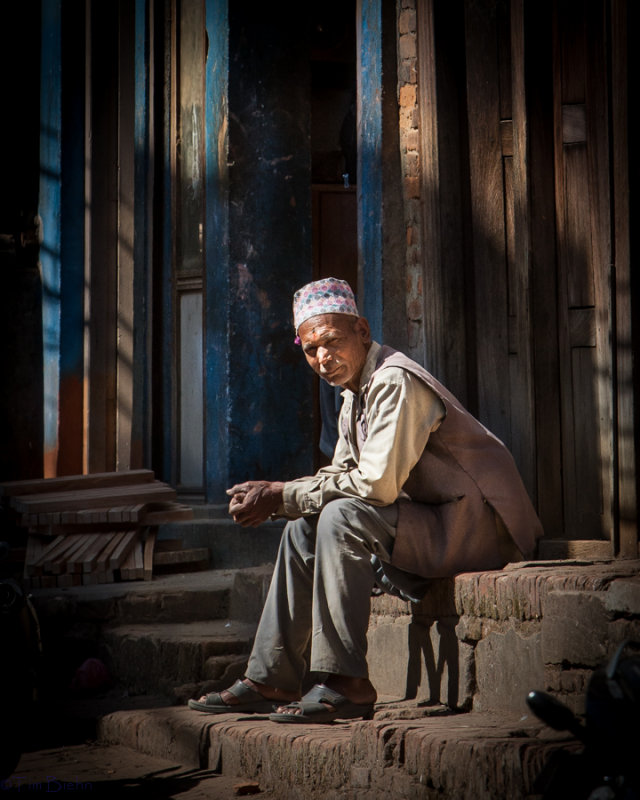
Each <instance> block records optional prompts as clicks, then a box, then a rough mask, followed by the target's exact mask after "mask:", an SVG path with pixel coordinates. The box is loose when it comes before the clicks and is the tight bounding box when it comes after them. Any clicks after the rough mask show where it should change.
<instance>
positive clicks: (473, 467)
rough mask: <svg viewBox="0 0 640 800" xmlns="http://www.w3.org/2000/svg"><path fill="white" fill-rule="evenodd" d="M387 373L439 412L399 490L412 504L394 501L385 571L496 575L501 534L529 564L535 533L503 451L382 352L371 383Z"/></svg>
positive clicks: (396, 355) (389, 352) (441, 393)
mask: <svg viewBox="0 0 640 800" xmlns="http://www.w3.org/2000/svg"><path fill="white" fill-rule="evenodd" d="M388 367H400V368H401V369H404V370H407V371H408V372H410V373H412V374H413V375H415V376H416V377H417V378H419V379H420V380H422V381H424V383H426V384H427V386H429V388H430V389H432V390H433V391H434V392H435V393H436V394H437V395H438V397H439V398H440V399H441V400H442V402H443V403H444V406H445V409H446V416H445V418H444V419H443V421H442V423H441V424H440V426H439V427H438V429H437V430H435V431H433V432H432V433H431V435H430V436H429V441H428V443H427V446H426V447H425V450H424V452H423V454H422V457H421V458H420V460H419V461H418V463H417V464H416V465H415V467H414V468H413V470H412V471H411V473H410V475H409V478H408V479H407V482H406V483H405V485H404V486H403V490H404V491H405V492H406V493H407V494H408V495H409V497H410V498H411V502H409V501H406V500H405V501H402V500H401V501H400V513H399V520H398V531H397V536H396V542H395V545H394V549H393V556H392V563H393V564H395V565H396V566H397V567H400V568H401V569H405V570H407V571H409V572H413V573H417V574H420V575H424V576H425V577H434V576H448V575H454V574H456V573H457V572H462V571H469V570H483V569H496V568H499V567H501V566H503V565H504V563H506V561H508V560H512V559H511V557H510V553H509V549H508V547H507V548H505V539H506V540H507V543H510V540H509V538H508V536H507V537H505V536H504V532H505V531H504V529H506V531H507V532H508V534H509V535H510V537H511V539H512V540H513V542H514V543H515V545H517V548H518V550H519V551H520V553H521V554H522V555H524V556H525V557H526V558H530V557H532V556H533V555H534V553H535V549H536V540H537V539H538V538H539V537H540V536H542V526H541V524H540V521H539V519H538V517H537V515H536V512H535V510H534V508H533V505H532V503H531V500H530V499H529V496H528V494H527V491H526V489H525V487H524V484H523V483H522V479H521V477H520V474H519V473H518V469H517V467H516V464H515V462H514V460H513V457H512V456H511V453H509V451H508V450H507V448H506V447H505V445H504V444H503V443H502V442H501V441H500V440H499V439H498V438H497V437H496V436H494V435H493V434H492V433H491V432H490V431H489V430H487V428H485V427H484V425H482V424H481V423H480V422H478V420H477V419H475V417H473V416H472V415H471V414H470V413H469V412H468V411H467V410H466V409H465V408H463V406H462V405H461V404H460V402H459V401H458V400H457V399H456V398H455V397H454V396H453V395H452V394H451V392H449V391H448V389H446V388H445V387H444V386H443V385H442V384H441V383H439V382H438V381H437V380H436V379H435V378H434V377H433V376H432V375H431V374H430V373H428V372H427V371H426V370H425V369H424V368H423V367H421V366H420V365H419V364H417V363H416V362H415V361H412V360H411V359H410V358H408V357H407V356H405V355H403V354H402V353H400V352H398V351H397V350H393V349H392V348H390V347H386V346H383V347H382V349H381V351H380V355H379V358H378V363H377V364H376V368H375V370H374V373H373V376H372V380H375V374H376V372H378V371H379V370H382V369H386V368H388ZM494 512H495V513H494ZM496 516H497V519H496ZM501 523H502V524H501ZM503 526H504V527H503ZM512 551H513V552H517V551H516V550H515V548H513V547H512Z"/></svg>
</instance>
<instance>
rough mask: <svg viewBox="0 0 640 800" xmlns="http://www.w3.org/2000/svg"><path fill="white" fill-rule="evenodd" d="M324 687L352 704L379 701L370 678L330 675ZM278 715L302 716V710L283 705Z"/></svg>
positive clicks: (278, 710)
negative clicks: (337, 693)
mask: <svg viewBox="0 0 640 800" xmlns="http://www.w3.org/2000/svg"><path fill="white" fill-rule="evenodd" d="M322 685H324V686H327V687H328V688H329V689H333V691H334V692H339V693H340V694H341V695H343V696H344V697H346V698H347V700H350V701H351V702H352V703H357V704H358V705H366V704H368V703H375V702H376V700H377V699H378V694H377V692H376V690H375V688H374V686H373V684H372V683H371V681H370V680H369V678H350V677H348V676H346V675H330V676H329V677H328V678H327V680H326V681H325V682H324V684H322ZM274 699H276V698H274ZM289 702H291V701H289ZM327 707H328V708H330V707H331V706H329V704H328V703H327ZM277 713H279V714H283V713H288V714H301V713H302V710H301V709H299V708H295V709H293V708H289V707H288V706H287V704H286V703H283V705H281V706H279V707H278V709H277Z"/></svg>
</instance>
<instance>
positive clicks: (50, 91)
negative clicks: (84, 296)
mask: <svg viewBox="0 0 640 800" xmlns="http://www.w3.org/2000/svg"><path fill="white" fill-rule="evenodd" d="M41 30H42V39H41V67H40V86H41V91H40V181H39V213H40V218H41V224H42V243H41V245H40V264H41V268H42V335H43V371H44V375H43V379H44V431H43V434H44V460H45V475H51V474H54V472H55V468H56V462H57V452H58V409H59V391H60V324H61V313H60V309H61V298H60V294H61V240H62V230H61V220H62V206H61V187H62V64H61V49H62V42H61V33H62V9H61V1H60V0H43V2H42V28H41Z"/></svg>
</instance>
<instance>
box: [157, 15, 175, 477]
mask: <svg viewBox="0 0 640 800" xmlns="http://www.w3.org/2000/svg"><path fill="white" fill-rule="evenodd" d="M165 24H166V23H165ZM174 24H175V23H174ZM166 38H167V31H165V40H166ZM165 44H166V42H165ZM164 65H165V71H164V74H163V75H162V82H163V87H164V118H163V138H164V141H163V154H164V163H163V167H162V197H163V204H162V268H161V280H162V310H161V314H158V313H157V311H156V314H155V316H156V317H157V316H161V318H162V328H161V333H160V336H161V338H162V353H163V363H162V374H163V377H162V400H161V402H162V421H163V425H162V433H161V436H162V437H163V441H162V477H163V479H164V480H165V481H168V482H169V483H172V484H175V482H176V469H175V459H174V457H173V456H174V439H175V431H174V422H175V420H174V413H173V385H172V381H173V370H172V367H171V364H172V363H173V350H174V343H173V326H174V313H173V288H172V287H173V254H174V232H173V227H174V225H173V222H174V220H173V217H174V213H175V209H174V207H173V183H174V175H173V173H172V155H171V154H172V147H173V142H172V141H171V115H172V109H173V104H172V91H173V85H172V79H173V76H172V72H171V61H170V59H166V58H165V59H164Z"/></svg>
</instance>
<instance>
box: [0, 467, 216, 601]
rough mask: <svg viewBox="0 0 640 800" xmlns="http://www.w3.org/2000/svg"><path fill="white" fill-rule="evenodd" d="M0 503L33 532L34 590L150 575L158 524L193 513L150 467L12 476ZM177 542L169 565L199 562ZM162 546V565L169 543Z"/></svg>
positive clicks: (28, 558) (28, 564)
mask: <svg viewBox="0 0 640 800" xmlns="http://www.w3.org/2000/svg"><path fill="white" fill-rule="evenodd" d="M0 501H1V502H2V504H3V505H4V508H5V511H6V512H7V513H8V514H9V515H11V516H12V518H13V521H14V523H15V525H16V526H17V527H19V528H21V529H24V530H25V531H26V533H27V546H26V555H25V564H24V576H25V578H26V579H27V581H28V583H29V584H30V585H31V587H33V588H53V587H56V586H59V587H64V586H78V585H86V584H96V583H110V582H113V581H131V580H150V579H151V578H152V577H153V571H154V565H156V557H155V551H156V536H157V529H158V525H160V524H162V523H165V522H170V521H174V520H186V519H191V518H192V516H193V512H192V510H191V508H189V507H188V506H185V505H182V504H180V503H178V502H177V501H176V492H175V490H174V489H172V488H171V487H170V486H168V485H167V484H166V483H162V482H161V481H158V480H156V479H155V476H154V473H153V472H152V471H151V470H129V471H127V472H105V473H94V474H90V475H74V476H65V477H59V478H47V479H42V480H26V481H10V482H7V483H2V484H0ZM173 546H174V555H173V558H172V559H168V560H169V562H170V563H172V564H177V565H180V564H184V563H190V562H191V563H193V560H194V554H193V553H191V552H190V551H181V550H180V547H181V543H180V542H179V541H178V542H175V543H174V545H173ZM158 550H159V551H161V552H159V553H158V559H157V563H158V564H159V565H164V564H165V562H167V558H166V545H165V546H164V547H162V548H160V547H159V548H158ZM199 557H200V561H201V562H204V561H206V559H207V558H208V553H200V554H199Z"/></svg>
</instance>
